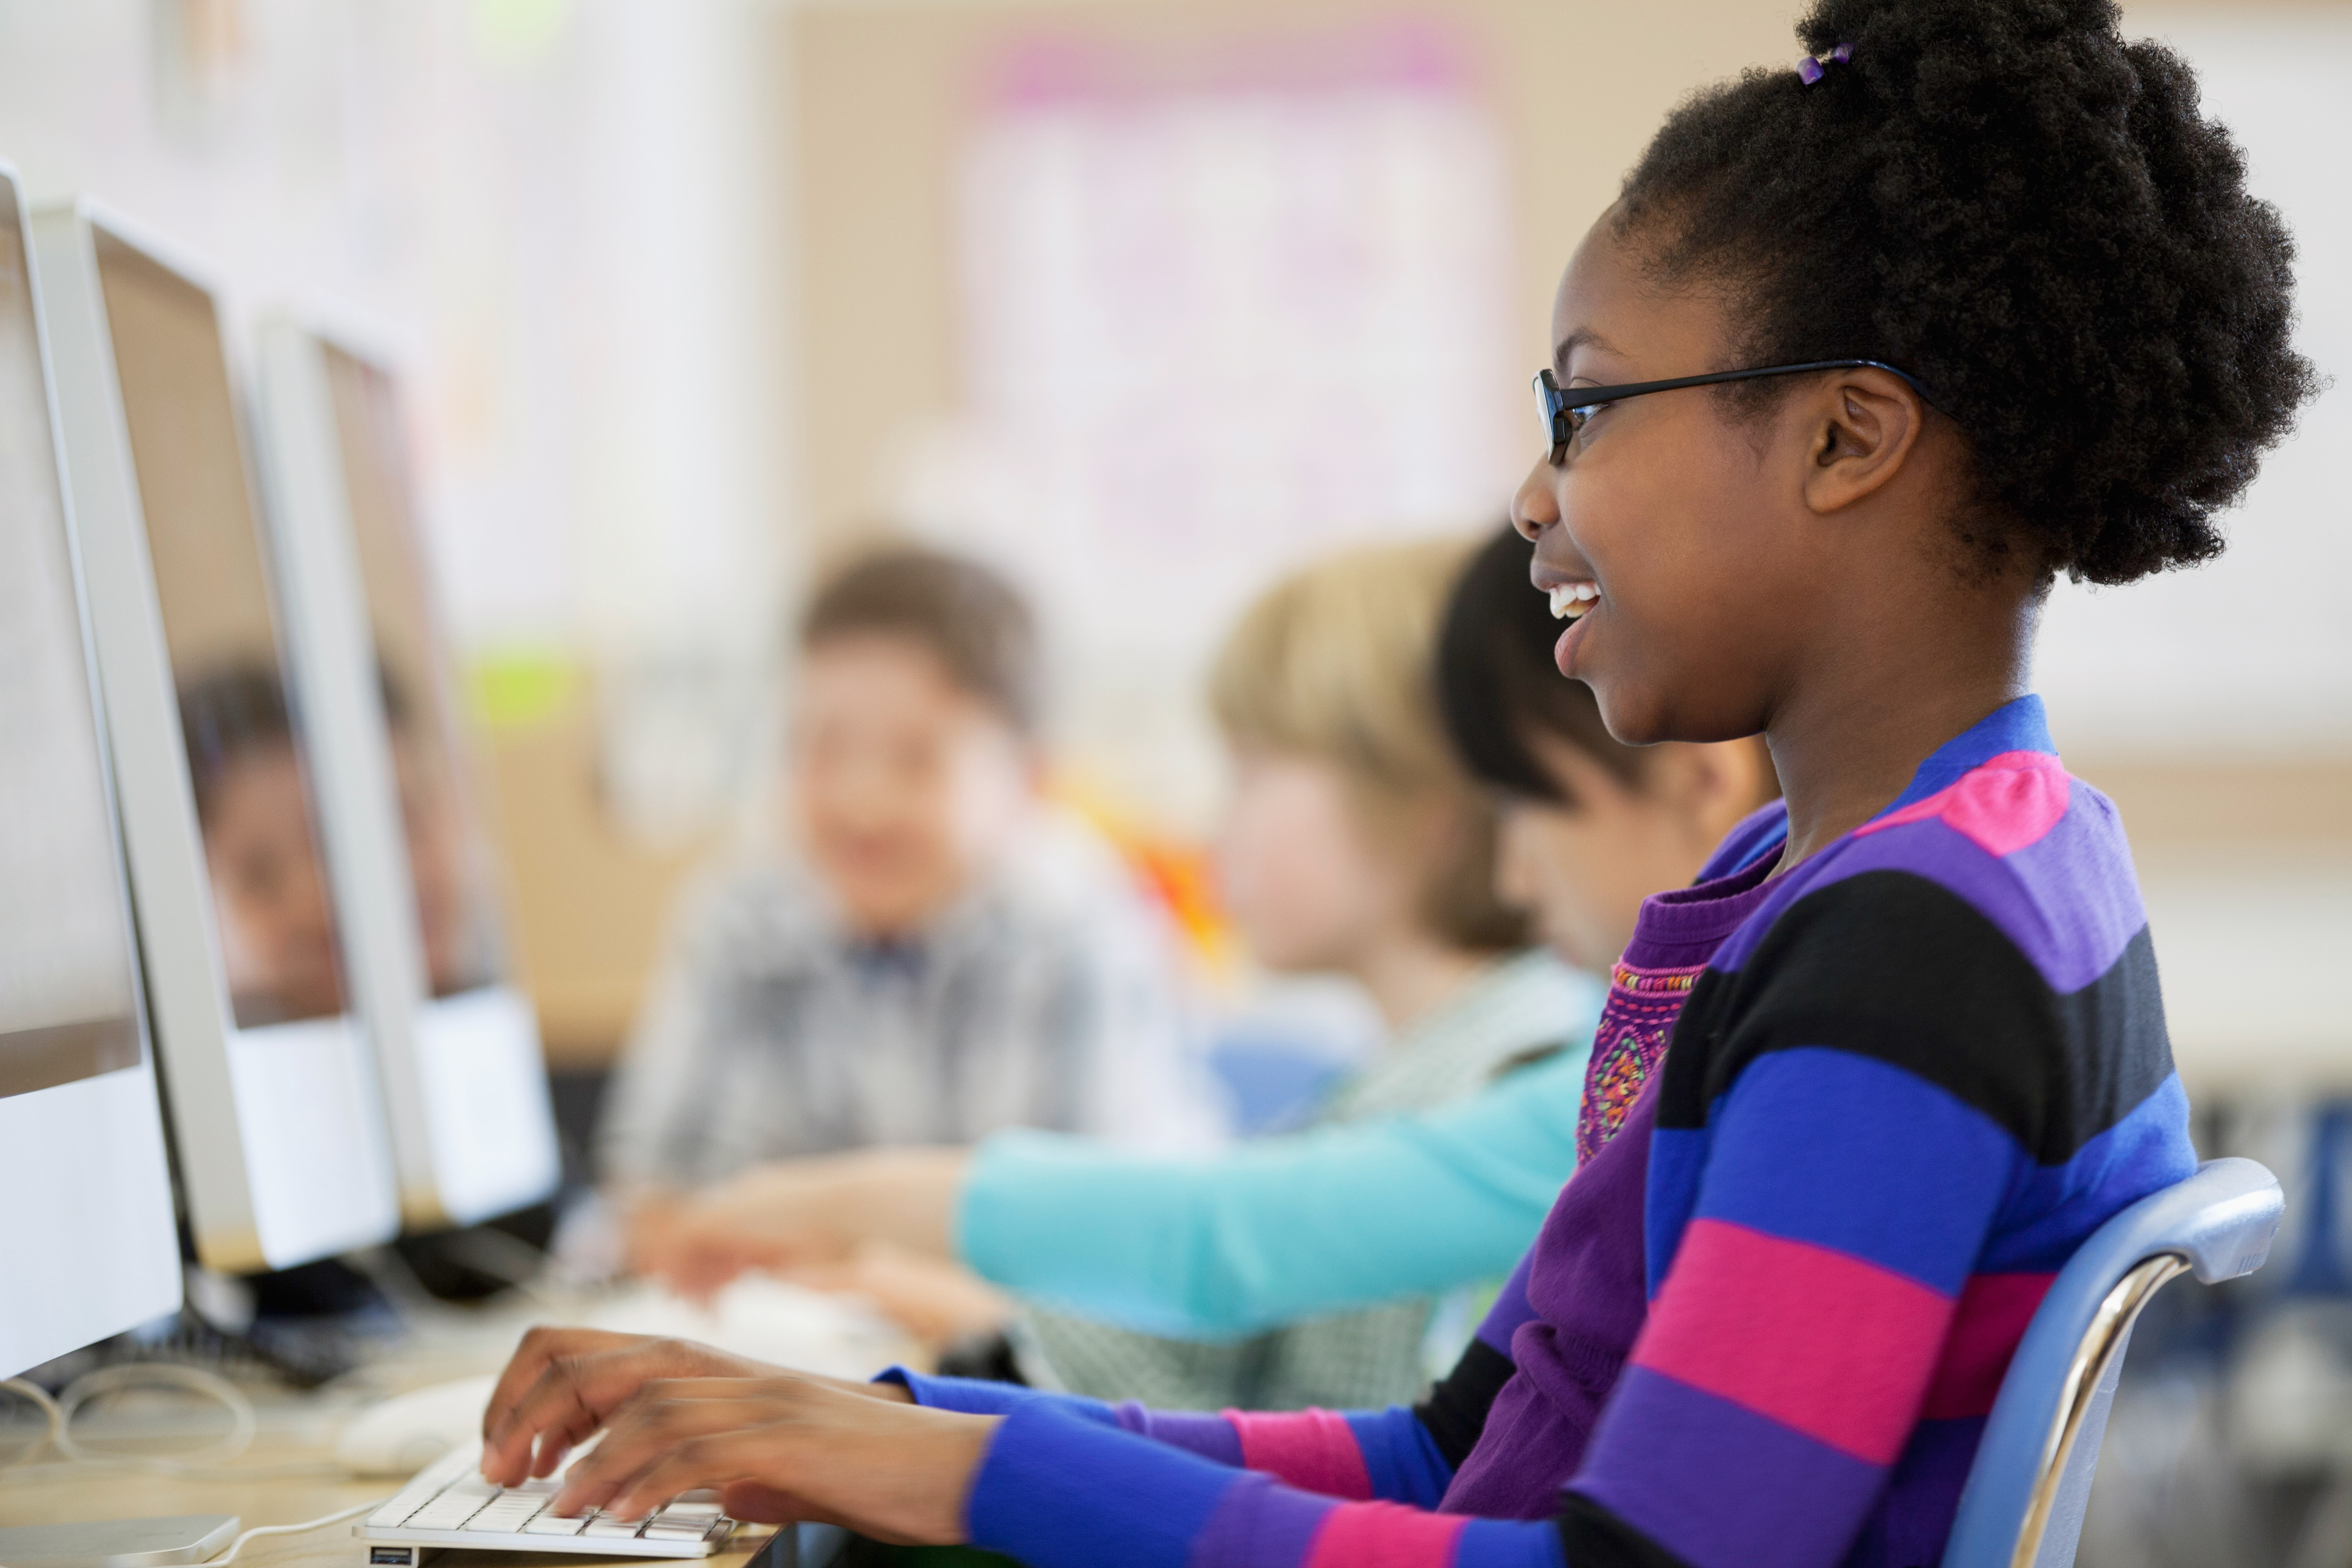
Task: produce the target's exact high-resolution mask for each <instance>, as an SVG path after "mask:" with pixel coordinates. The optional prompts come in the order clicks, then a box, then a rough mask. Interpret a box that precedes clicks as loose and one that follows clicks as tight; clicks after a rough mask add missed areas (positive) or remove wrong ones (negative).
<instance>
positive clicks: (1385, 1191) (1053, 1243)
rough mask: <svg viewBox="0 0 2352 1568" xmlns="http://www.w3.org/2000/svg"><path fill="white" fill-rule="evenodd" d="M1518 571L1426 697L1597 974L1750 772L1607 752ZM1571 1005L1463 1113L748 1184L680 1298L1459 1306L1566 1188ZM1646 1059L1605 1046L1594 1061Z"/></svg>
mask: <svg viewBox="0 0 2352 1568" xmlns="http://www.w3.org/2000/svg"><path fill="white" fill-rule="evenodd" d="M1529 553H1530V552H1529V547H1528V542H1527V541H1525V540H1524V539H1521V538H1519V537H1518V536H1517V534H1516V533H1514V532H1512V531H1509V530H1505V531H1502V532H1500V533H1498V534H1496V535H1495V536H1494V537H1493V538H1491V539H1490V540H1489V541H1488V542H1486V545H1485V546H1484V547H1483V548H1481V549H1480V550H1479V551H1478V552H1476V553H1475V556H1474V558H1473V559H1472V561H1471V563H1470V565H1469V567H1468V569H1467V570H1466V571H1465V572H1464V573H1463V574H1462V577H1461V581H1460V582H1459V584H1457V585H1456V586H1455V588H1454V592H1453V595H1452V600H1451V603H1450V604H1449V605H1448V606H1447V608H1446V613H1445V616H1444V626H1443V628H1442V630H1441V631H1440V633H1439V635H1438V637H1437V638H1436V650H1435V666H1436V668H1435V679H1434V686H1435V689H1436V691H1437V695H1438V702H1439V706H1440V708H1441V710H1442V712H1443V716H1444V727H1445V732H1446V733H1447V735H1448V736H1449V737H1450V738H1451V741H1452V743H1453V746H1454V751H1455V752H1456V753H1457V754H1458V755H1459V756H1460V757H1461V758H1462V759H1463V763H1465V765H1466V766H1467V768H1468V770H1469V772H1470V773H1472V775H1473V776H1474V777H1475V779H1476V781H1477V783H1478V784H1480V785H1481V786H1482V787H1483V788H1484V789H1485V790H1486V792H1488V794H1489V795H1491V797H1492V798H1493V799H1494V800H1496V802H1497V803H1498V805H1497V811H1498V815H1499V819H1500V835H1499V837H1500V847H1499V853H1498V855H1497V858H1496V868H1495V874H1496V879H1497V883H1498V886H1499V887H1500V888H1501V889H1504V891H1505V892H1506V894H1507V896H1508V897H1509V898H1510V899H1511V900H1512V901H1514V902H1524V903H1525V905H1526V906H1527V908H1528V910H1529V911H1530V913H1531V914H1532V916H1533V919H1534V923H1535V925H1536V927H1537V929H1538V931H1540V933H1541V934H1542V936H1543V939H1544V942H1545V944H1546V945H1547V946H1548V947H1549V948H1550V949H1551V951H1552V952H1554V953H1555V954H1556V955H1558V957H1559V959H1560V960H1561V961H1562V962H1563V963H1566V964H1569V965H1572V966H1574V967H1575V968H1578V969H1581V970H1585V971H1588V972H1591V973H1601V972H1603V971H1606V970H1609V969H1610V968H1611V967H1612V965H1613V963H1614V962H1615V959H1616V957H1617V955H1618V953H1619V952H1622V950H1623V948H1624V946H1625V944H1626V942H1627V941H1628V940H1629V939H1630V938H1631V936H1632V934H1633V924H1634V921H1635V917H1636V915H1637V914H1638V912H1639V910H1640V908H1641V904H1642V900H1643V896H1644V893H1645V891H1646V890H1648V889H1654V888H1657V887H1672V886H1675V885H1677V884H1680V883H1684V882H1687V881H1688V880H1689V879H1691V877H1692V876H1693V875H1694V874H1695V873H1696V871H1697V869H1698V868H1699V867H1700V865H1702V864H1703V863H1704V862H1705V860H1706V856H1707V853H1708V851H1709V850H1710V849H1711V848H1712V847H1714V845H1715V844H1716V843H1717V841H1718V840H1719V839H1720V838H1721V837H1723V836H1724V834H1725V833H1727V832H1728V831H1729V830H1730V828H1731V827H1732V826H1733V825H1734V824H1736V823H1738V821H1740V820H1741V819H1742V818H1743V817H1745V816H1747V815H1748V813H1749V812H1750V811H1751V810H1753V809H1754V808H1755V807H1756V806H1758V805H1760V804H1762V803H1763V802H1764V801H1765V800H1767V799H1769V797H1770V795H1771V794H1772V792H1773V788H1774V785H1773V780H1772V774H1771V768H1770V764H1769V760H1768V759H1767V758H1766V757H1765V756H1764V754H1763V749H1762V747H1761V746H1760V745H1759V744H1758V743H1757V742H1753V741H1739V742H1724V743H1717V744H1709V745H1692V744H1685V743H1669V744H1665V745H1660V746H1651V747H1640V748H1637V747H1633V746H1627V745H1625V744H1623V743H1622V742H1619V741H1616V740H1614V739H1612V737H1611V736H1610V734H1609V732H1608V731H1607V729H1606V728H1605V727H1604V726H1603V725H1602V723H1601V713H1600V710H1599V708H1598V706H1597V705H1596V704H1595V703H1594V701H1593V698H1592V693H1591V689H1589V688H1587V687H1584V686H1582V685H1580V684H1577V683H1575V682H1571V681H1566V680H1562V679H1559V671H1558V670H1557V669H1555V668H1553V666H1552V658H1551V645H1552V642H1553V639H1554V638H1555V637H1557V635H1558V633H1559V626H1558V624H1557V623H1556V622H1554V621H1553V620H1552V618H1551V615H1550V612H1549V609H1548V608H1547V607H1546V605H1545V602H1544V597H1543V595H1540V594H1538V593H1537V592H1536V591H1535V590H1534V589H1533V588H1531V587H1530V586H1529V585H1528V557H1529ZM1519 962H1521V963H1526V962H1527V961H1525V960H1521V961H1519ZM1588 1005H1589V1003H1588V1001H1587V999H1586V998H1585V997H1584V996H1583V995H1581V994H1579V995H1577V996H1575V997H1574V998H1573V999H1572V1006H1571V1007H1568V1008H1563V1010H1562V1011H1561V1012H1560V1013H1559V1015H1558V1017H1557V1020H1556V1022H1555V1024H1554V1026H1553V1032H1555V1033H1563V1034H1564V1033H1568V1032H1570V1031H1574V1033H1575V1035H1576V1037H1577V1045H1576V1047H1575V1048H1573V1049H1570V1050H1568V1051H1563V1052H1561V1053H1559V1055H1558V1056H1555V1057H1552V1058H1549V1059H1545V1060H1540V1061H1538V1062H1536V1063H1534V1064H1533V1065H1530V1066H1528V1067H1526V1068H1524V1069H1523V1070H1519V1071H1516V1072H1512V1073H1509V1074H1507V1076H1504V1077H1502V1078H1500V1079H1498V1080H1497V1081H1496V1082H1495V1084H1494V1085H1493V1086H1492V1087H1491V1088H1487V1089H1484V1090H1483V1091H1482V1092H1480V1093H1477V1094H1475V1095H1472V1096H1470V1097H1468V1098H1467V1099H1465V1100H1460V1101H1457V1102H1450V1103H1447V1104H1444V1105H1442V1106H1440V1107H1439V1108H1438V1109H1435V1110H1428V1111H1423V1112H1417V1113H1413V1114H1406V1115H1391V1116H1384V1117H1379V1118H1373V1119H1369V1120H1361V1121H1354V1122H1351V1123H1349V1124H1347V1125H1344V1126H1342V1125H1332V1126H1327V1127H1325V1128H1322V1129H1319V1130H1317V1131H1309V1132H1303V1133H1299V1134H1297V1135H1294V1136H1288V1137H1282V1138H1270V1139H1264V1140H1260V1141H1258V1142H1255V1143H1254V1144H1251V1145H1249V1146H1246V1147H1244V1148H1241V1149H1236V1150H1234V1151H1232V1152H1226V1153H1221V1154H1218V1155H1215V1156H1212V1157H1207V1158H1174V1159H1171V1158H1166V1157H1153V1156H1148V1155H1136V1154H1132V1153H1129V1152H1123V1151H1119V1150H1115V1149H1109V1148H1106V1147H1104V1146H1103V1145H1101V1144H1099V1143H1095V1142H1088V1141H1087V1140H1083V1139H1076V1138H1069V1137H1059V1136H1055V1135H1051V1134H1045V1133H1034V1132H1008V1133H1001V1134H998V1135H996V1136H993V1137H992V1138H990V1139H988V1140H987V1141H986V1142H983V1143H982V1144H981V1145H980V1147H979V1148H978V1149H976V1150H972V1151H970V1152H964V1151H956V1150H919V1151H904V1152H895V1153H889V1154H877V1155H870V1156H853V1157H849V1158H844V1159H833V1160H812V1161H802V1162H795V1163H787V1164H783V1165H778V1166H772V1167H768V1168H765V1169H762V1170H759V1171H754V1172H751V1173H747V1174H746V1175H744V1176H742V1177H740V1178H739V1179H737V1180H736V1181H735V1182H733V1183H730V1184H726V1185H724V1186H722V1187H720V1188H718V1189H716V1190H714V1191H713V1192H711V1193H709V1194H706V1195H705V1196H704V1197H703V1198H702V1199H701V1200H700V1201H698V1203H697V1204H696V1205H694V1206H693V1207H692V1208H691V1209H690V1210H688V1212H686V1213H685V1214H683V1215H680V1216H679V1221H678V1225H677V1232H676V1239H675V1245H674V1247H673V1248H672V1250H671V1253H670V1260H671V1266H672V1267H673V1268H677V1269H678V1270H680V1276H679V1279H680V1283H682V1284H683V1285H685V1286H686V1287H687V1288H688V1289H697V1290H701V1289H709V1288H711V1287H712V1286H714V1285H715V1284H717V1283H718V1282H719V1281H720V1280H722V1279H726V1278H728V1277H730V1276H731V1274H732V1273H733V1272H735V1271H736V1270H738V1269H740V1268H774V1269H780V1270H784V1271H790V1272H793V1273H794V1274H795V1276H796V1277H797V1278H800V1279H803V1280H814V1281H825V1280H837V1281H841V1282H844V1283H852V1284H857V1285H860V1286H862V1288H865V1289H868V1290H869V1291H871V1292H873V1293H875V1294H877V1295H880V1296H883V1297H884V1298H886V1299H888V1300H891V1301H892V1304H893V1305H894V1307H896V1308H898V1310H901V1311H902V1312H908V1311H911V1310H915V1309H916V1308H917V1307H918V1306H919V1301H918V1300H915V1299H914V1293H915V1290H916V1289H917V1287H918V1285H919V1283H920V1276H919V1274H918V1272H917V1271H916V1270H915V1269H913V1268H909V1267H908V1266H907V1264H906V1263H905V1261H904V1258H906V1257H908V1256H913V1255H919V1254H929V1255H933V1256H952V1257H955V1258H959V1259H960V1260H961V1261H962V1262H963V1263H965V1264H966V1265H968V1266H969V1267H970V1268H972V1269H974V1270H976V1271H978V1272H979V1273H980V1274H981V1275H982V1276H983V1277H984V1278H986V1279H989V1280H991V1281H992V1282H993V1283H995V1284H997V1285H999V1286H1002V1287H1004V1288H1006V1289H1013V1290H1015V1291H1018V1292H1020V1293H1021V1294H1022V1295H1024V1296H1025V1297H1028V1298H1030V1299H1032V1300H1044V1301H1050V1302H1053V1303H1055V1305H1056V1306H1058V1307H1061V1308H1064V1309H1066V1310H1076V1311H1083V1312H1086V1313H1088V1314H1090V1315H1093V1316H1096V1317H1098V1318H1100V1319H1103V1320H1106V1321H1112V1322H1120V1323H1127V1324H1132V1325H1138V1326H1149V1327H1151V1328H1154V1329H1157V1330H1159V1331H1163V1332H1171V1333H1180V1334H1185V1335H1191V1336H1203V1337H1205V1336H1229V1335H1233V1334H1236V1333H1240V1332H1244V1331H1254V1330H1255V1331H1263V1330H1265V1329H1266V1328H1268V1327H1270V1326H1272V1325H1275V1324H1279V1323H1284V1322H1289V1321H1296V1320H1298V1319H1302V1318H1307V1317H1311V1316H1314V1315H1317V1314H1320V1313H1326V1312H1331V1311H1335V1310H1340V1309H1344V1308H1354V1307H1361V1306H1364V1305H1367V1304H1370V1303H1375V1302H1381V1301H1388V1300H1393V1299H1395V1298H1398V1297H1403V1296H1424V1297H1425V1296H1434V1295H1439V1294H1441V1293H1444V1292H1447V1291H1452V1290H1455V1289H1458V1288H1460V1287H1464V1286H1466V1285H1470V1284H1472V1283H1474V1282H1475V1281H1478V1280H1482V1279H1494V1278H1497V1277H1499V1276H1501V1275H1502V1274H1504V1273H1505V1272H1507V1270H1508V1269H1509V1268H1510V1267H1511V1266H1512V1264H1514V1263H1515V1262H1517V1259H1518V1258H1519V1257H1520V1255H1521V1254H1522V1253H1524V1252H1525V1251H1526V1249H1527V1247H1528V1243H1529V1242H1530V1241H1531V1240H1532V1239H1533V1238H1534V1237H1535V1234H1536V1231H1537V1228H1538V1226H1540V1225H1541V1224H1542V1222H1543V1217H1544V1215H1545V1214H1546V1212H1548V1211H1549V1208H1550V1206H1551V1204H1552V1201H1553V1199H1554V1198H1555V1197H1557V1196H1558V1194H1559V1189H1560V1186H1561V1184H1563V1183H1565V1182H1566V1181H1567V1180H1568V1177H1569V1175H1570V1173H1571V1172H1572V1171H1573V1170H1574V1168H1575V1164H1576V1159H1577V1149H1578V1142H1579V1136H1578V1131H1579V1124H1578V1118H1579V1106H1580V1100H1581V1098H1582V1094H1583V1089H1584V1085H1585V1080H1586V1061H1587V1050H1586V1048H1585V1040H1584V1036H1585V1035H1586V1034H1587V1033H1589V1031H1590V1028H1591V1015H1590V1013H1589V1012H1587V1011H1584V1009H1585V1008H1586V1007H1587V1006H1588ZM1540 1032H1542V1031H1538V1033H1540ZM1643 1043H1645V1042H1644V1041H1641V1040H1636V1041H1633V1042H1628V1041H1626V1040H1624V1039H1622V1037H1617V1036H1612V1037H1611V1039H1610V1040H1608V1041H1606V1042H1604V1047H1605V1052H1604V1055H1605V1059H1606V1060H1610V1061H1613V1060H1616V1059H1618V1058H1619V1057H1620V1056H1622V1053H1623V1052H1624V1051H1625V1050H1626V1049H1627V1048H1628V1047H1629V1045H1631V1046H1633V1047H1639V1046H1640V1045H1642V1044H1643ZM884 1248H887V1249H888V1253H887V1255H888V1256H891V1257H892V1258H895V1259H897V1261H895V1262H894V1263H893V1265H892V1268H891V1270H890V1274H891V1278H887V1279H883V1280H881V1281H880V1282H879V1283H880V1285H881V1289H876V1285H877V1280H876V1279H875V1274H876V1270H875V1269H874V1268H872V1267H871V1266H870V1265H869V1266H867V1267H864V1268H858V1267H847V1268H845V1267H842V1266H840V1265H837V1264H831V1263H827V1262H814V1261H812V1260H820V1259H829V1258H833V1257H835V1256H836V1255H839V1254H841V1253H844V1252H857V1253H861V1254H862V1255H863V1256H865V1257H866V1258H872V1257H873V1256H875V1255H876V1254H877V1252H881V1251H882V1250H883V1249H884ZM929 1288H930V1289H931V1300H933V1301H938V1300H947V1299H950V1297H951V1295H952V1287H951V1286H949V1285H947V1284H946V1283H945V1282H940V1283H939V1284H936V1285H933V1286H930V1287H929ZM1048 1321H1050V1320H1048ZM1433 1341H1434V1336H1433ZM1431 1348H1432V1349H1439V1348H1442V1347H1440V1346H1438V1345H1436V1344H1435V1343H1434V1342H1433V1344H1432V1346H1431ZM1454 1348H1456V1349H1458V1348H1459V1347H1458V1346H1456V1347H1454ZM1212 1353H1213V1352H1210V1351H1204V1352H1202V1355H1203V1357H1204V1359H1205V1358H1206V1357H1207V1356H1208V1355H1210V1354H1212ZM1057 1370H1058V1369H1057ZM1130 1370H1133V1369H1130ZM1134 1391H1135V1390H1133V1389H1130V1391H1129V1392H1134ZM1111 1392H1118V1391H1111Z"/></svg>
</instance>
